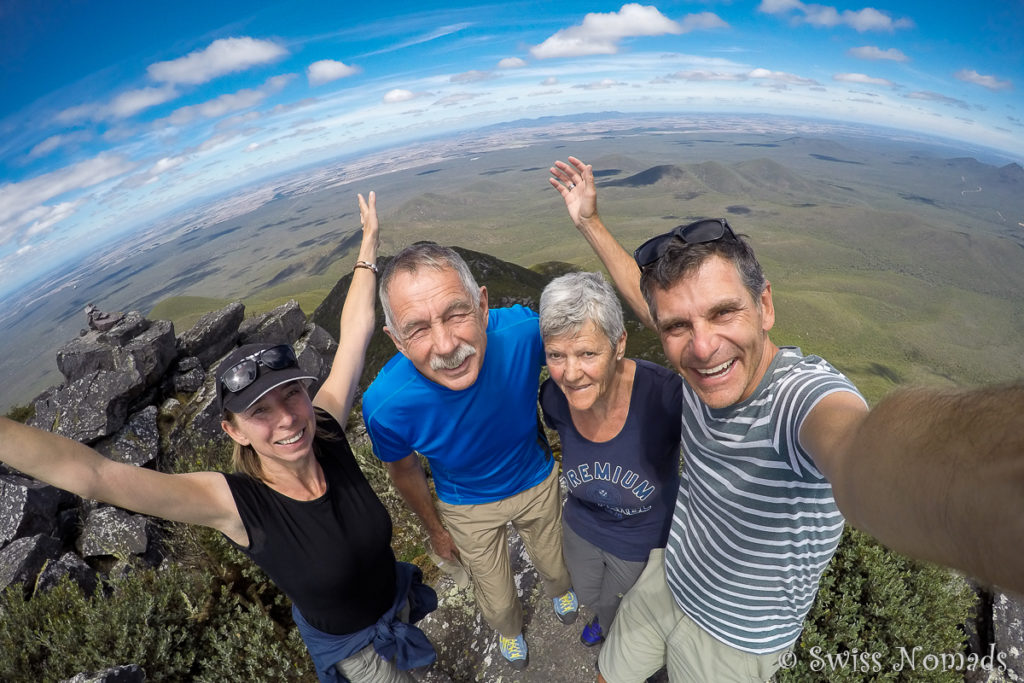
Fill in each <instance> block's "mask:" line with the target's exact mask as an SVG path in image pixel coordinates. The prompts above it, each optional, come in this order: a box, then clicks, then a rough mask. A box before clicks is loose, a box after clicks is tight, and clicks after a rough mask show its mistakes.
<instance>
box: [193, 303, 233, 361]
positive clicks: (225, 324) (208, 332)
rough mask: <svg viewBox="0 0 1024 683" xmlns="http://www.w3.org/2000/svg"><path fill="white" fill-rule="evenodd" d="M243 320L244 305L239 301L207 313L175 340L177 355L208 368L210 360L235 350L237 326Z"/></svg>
mask: <svg viewBox="0 0 1024 683" xmlns="http://www.w3.org/2000/svg"><path fill="white" fill-rule="evenodd" d="M244 318H245V306H243V305H242V303H241V302H238V301H235V302H233V303H230V304H228V305H227V306H225V307H224V308H222V309H220V310H219V311H211V312H210V313H207V314H206V315H204V316H203V317H201V318H200V319H199V320H197V321H196V324H195V325H193V326H192V327H191V329H189V330H187V331H185V332H184V333H182V335H181V336H180V337H178V355H180V356H195V357H197V358H199V360H200V361H201V362H202V364H203V367H206V368H208V367H210V365H211V364H212V363H213V361H215V360H217V359H218V358H220V357H221V356H223V355H224V354H226V353H227V352H228V351H230V350H231V349H232V348H234V346H235V342H237V341H238V326H239V325H241V324H242V320H243V319H244Z"/></svg>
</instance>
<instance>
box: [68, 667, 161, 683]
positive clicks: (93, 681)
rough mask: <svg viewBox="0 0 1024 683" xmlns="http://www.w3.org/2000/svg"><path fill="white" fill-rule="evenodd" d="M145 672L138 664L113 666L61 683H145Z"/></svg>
mask: <svg viewBox="0 0 1024 683" xmlns="http://www.w3.org/2000/svg"><path fill="white" fill-rule="evenodd" d="M145 681H146V672H145V670H144V669H142V668H141V667H140V666H139V665H138V664H126V665H124V666H114V667H111V668H109V669H104V670H103V671H98V672H96V673H80V674H77V675H76V676H73V677H71V678H68V679H66V680H64V681H61V683H145Z"/></svg>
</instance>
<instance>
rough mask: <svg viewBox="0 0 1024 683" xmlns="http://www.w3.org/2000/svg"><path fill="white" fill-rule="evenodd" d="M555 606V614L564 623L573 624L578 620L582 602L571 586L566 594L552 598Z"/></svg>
mask: <svg viewBox="0 0 1024 683" xmlns="http://www.w3.org/2000/svg"><path fill="white" fill-rule="evenodd" d="M551 602H552V603H553V604H554V607H555V616H556V617H558V620H559V621H560V622H562V623H563V624H571V623H573V622H574V621H576V617H577V616H578V615H579V613H580V612H579V609H580V602H579V600H577V599H576V593H575V592H573V590H572V589H571V588H570V589H569V590H568V591H566V593H565V595H559V596H558V597H557V598H551Z"/></svg>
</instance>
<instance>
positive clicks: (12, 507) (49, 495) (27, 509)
mask: <svg viewBox="0 0 1024 683" xmlns="http://www.w3.org/2000/svg"><path fill="white" fill-rule="evenodd" d="M74 501H75V496H74V495H73V494H70V493H68V492H67V491H62V490H60V489H58V488H55V487H53V486H49V485H48V484H44V483H43V482H41V481H36V480H35V479H30V478H28V477H22V476H9V475H8V476H0V546H2V545H3V544H5V543H7V542H8V541H11V540H13V539H15V538H19V537H22V536H34V535H36V534H45V535H47V536H55V535H58V534H59V530H58V526H57V524H58V515H57V513H58V511H59V510H60V508H62V507H67V506H69V505H73V504H74Z"/></svg>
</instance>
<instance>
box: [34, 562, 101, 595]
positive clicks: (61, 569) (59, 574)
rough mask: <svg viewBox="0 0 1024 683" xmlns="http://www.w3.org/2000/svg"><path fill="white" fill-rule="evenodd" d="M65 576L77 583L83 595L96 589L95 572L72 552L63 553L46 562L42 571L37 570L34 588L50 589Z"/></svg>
mask: <svg viewBox="0 0 1024 683" xmlns="http://www.w3.org/2000/svg"><path fill="white" fill-rule="evenodd" d="M65 576H67V577H68V578H70V579H71V580H72V581H74V582H75V583H77V584H78V586H79V587H80V588H81V589H82V592H83V593H84V594H85V595H92V594H93V592H94V591H95V590H96V584H97V582H98V578H97V574H96V572H95V571H94V570H93V568H92V567H90V566H89V565H87V564H86V563H85V561H84V560H83V559H82V558H81V557H79V556H78V555H76V554H74V553H64V554H63V555H61V557H60V558H59V559H58V560H55V561H53V562H48V563H47V565H46V566H45V567H44V568H43V571H41V572H39V578H38V580H37V581H36V590H39V591H47V590H50V589H51V588H53V587H54V586H56V585H57V584H58V583H59V582H60V580H61V579H62V578H64V577H65Z"/></svg>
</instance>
